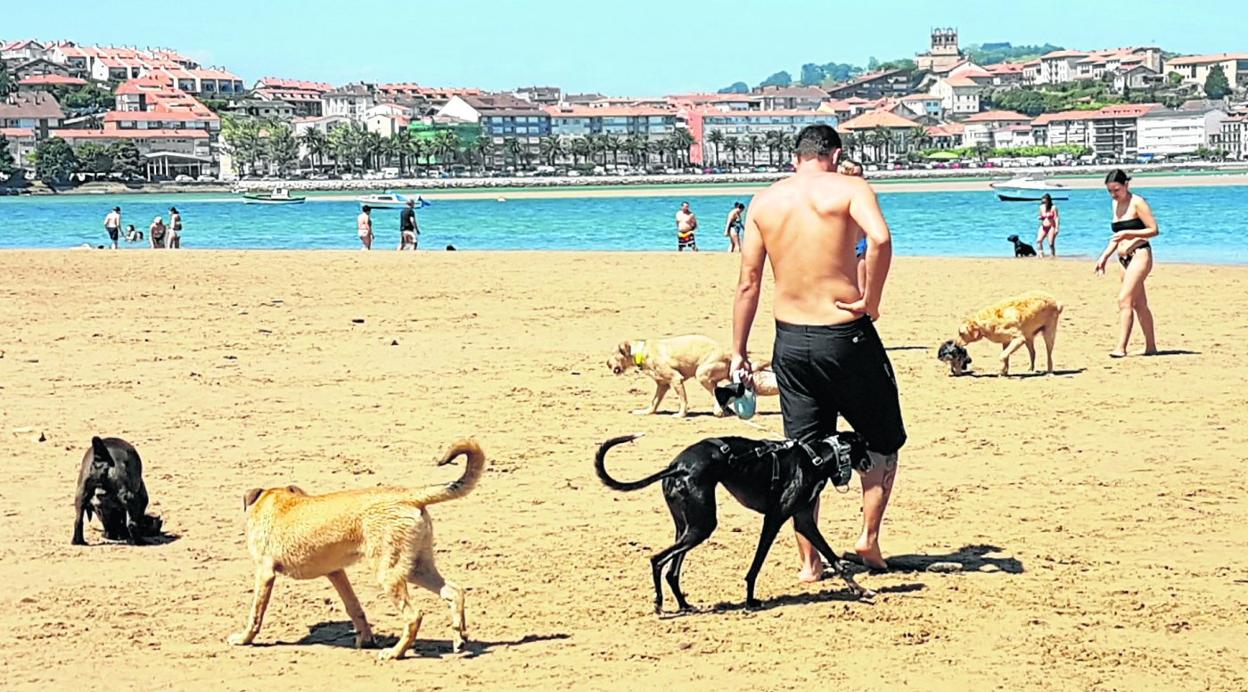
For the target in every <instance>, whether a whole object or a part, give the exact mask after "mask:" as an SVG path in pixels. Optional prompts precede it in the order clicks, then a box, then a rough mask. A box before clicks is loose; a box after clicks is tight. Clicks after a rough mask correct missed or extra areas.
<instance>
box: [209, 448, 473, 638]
mask: <svg viewBox="0 0 1248 692" xmlns="http://www.w3.org/2000/svg"><path fill="white" fill-rule="evenodd" d="M461 454H463V455H466V456H467V457H468V463H467V465H466V467H465V469H464V473H463V475H462V476H460V478H459V480H456V481H452V482H450V483H448V484H446V485H445V486H444V487H441V488H437V489H434V490H409V489H407V488H395V487H389V488H364V489H361V490H344V491H341V492H336V493H329V494H327V495H308V494H307V493H305V492H303V491H302V490H300V489H299V488H297V487H295V486H293V485H292V486H287V487H285V488H270V489H268V490H263V489H260V488H255V489H252V490H248V491H247V493H246V495H244V496H243V506H244V507H245V508H247V548H248V550H249V551H250V552H251V556H252V558H253V559H254V560H255V562H256V593H255V600H254V601H253V603H252V607H251V621H250V624H249V625H248V628H247V629H246V630H245V631H243V632H238V633H236V634H233V635H231V636H230V638H229V643H231V644H236V645H243V644H250V643H251V642H252V641H253V640H254V639H255V638H256V635H257V634H258V633H259V632H260V623H261V621H262V620H263V619H264V611H265V609H266V608H267V607H268V604H269V595H270V594H271V593H272V591H273V582H274V581H275V580H276V578H277V575H278V574H284V575H286V576H288V577H293V578H295V579H315V578H316V577H326V578H328V579H329V581H330V583H331V584H333V585H334V589H335V590H337V591H338V596H339V597H341V598H342V603H343V605H344V606H346V609H347V615H349V616H350V617H351V624H353V625H354V626H355V645H356V646H357V647H361V646H365V645H368V644H371V643H372V641H373V632H372V629H371V628H370V627H369V625H368V620H367V619H366V618H365V616H364V609H363V608H361V607H360V602H359V600H358V599H357V598H356V597H355V592H354V591H352V589H351V582H349V581H347V573H346V571H345V569H346V568H347V567H348V566H350V565H351V564H353V563H354V562H356V561H357V560H359V559H361V558H365V559H366V560H367V561H368V562H369V563H370V566H371V567H372V569H374V570H376V574H377V578H378V580H379V581H380V582H381V586H382V588H383V589H385V591H386V593H387V594H389V595H390V598H391V599H393V600H394V604H395V605H396V606H398V608H399V611H400V613H401V614H402V616H403V618H404V619H405V620H406V621H407V627H406V629H405V630H404V632H403V635H402V636H401V637H399V642H398V643H397V644H395V645H394V648H392V649H386V650H385V651H382V652H381V655H380V658H381V659H382V660H385V659H391V658H396V659H397V658H402V657H403V654H404V653H406V652H407V650H408V649H409V648H411V646H412V642H413V641H415V639H416V633H417V631H418V630H419V629H420V621H421V618H422V617H423V614H422V613H421V612H420V610H418V609H416V608H415V607H413V606H412V603H411V601H410V599H409V597H408V592H407V585H408V583H409V582H410V583H412V584H416V585H417V586H422V587H424V588H426V589H428V590H430V591H432V592H433V593H436V594H438V595H439V596H441V597H442V598H443V599H444V600H446V601H447V602H448V603H450V605H451V630H452V632H453V635H454V644H453V646H454V650H455V651H459V650H460V649H461V648H462V647H463V644H464V637H465V636H466V624H465V622H464V592H463V589H461V588H459V587H458V586H456V585H454V584H451V583H450V582H447V581H446V580H444V579H443V578H442V575H440V574H438V569H437V567H435V566H434V564H433V524H432V522H431V521H430V520H429V513H428V512H427V511H425V508H426V507H428V506H429V505H432V504H436V503H438V502H447V501H449V500H454V499H457V498H461V497H463V496H465V495H467V494H468V493H470V492H472V489H473V488H474V487H475V486H476V485H477V480H478V479H479V478H480V477H481V472H482V469H484V468H485V454H484V453H483V452H482V451H481V447H480V445H478V444H477V443H476V442H475V441H474V440H461V441H459V442H456V443H455V444H453V445H451V448H450V450H448V451H447V453H446V456H445V457H443V459H442V460H441V461H439V462H438V465H439V466H442V465H444V464H448V463H450V462H451V461H452V460H453V459H455V458H456V457H458V456H459V455H461Z"/></svg>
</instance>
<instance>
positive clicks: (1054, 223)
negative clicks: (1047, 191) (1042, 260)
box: [1036, 195, 1062, 257]
mask: <svg viewBox="0 0 1248 692" xmlns="http://www.w3.org/2000/svg"><path fill="white" fill-rule="evenodd" d="M1061 230H1062V217H1061V216H1060V215H1058V213H1057V205H1056V204H1054V203H1053V197H1052V196H1051V195H1045V196H1044V197H1041V198H1040V232H1039V233H1037V234H1036V249H1037V250H1039V251H1040V256H1041V257H1044V239H1045V238H1048V239H1049V256H1050V257H1057V234H1058V232H1060V231H1061Z"/></svg>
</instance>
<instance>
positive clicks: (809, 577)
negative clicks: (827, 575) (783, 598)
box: [797, 560, 825, 584]
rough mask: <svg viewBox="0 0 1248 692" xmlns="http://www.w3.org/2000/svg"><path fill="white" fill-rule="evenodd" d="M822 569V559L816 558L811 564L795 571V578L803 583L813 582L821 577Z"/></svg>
mask: <svg viewBox="0 0 1248 692" xmlns="http://www.w3.org/2000/svg"><path fill="white" fill-rule="evenodd" d="M824 569H825V567H824V565H823V560H818V561H816V562H815V564H813V565H807V566H805V567H803V568H802V569H801V570H800V571H799V572H798V573H797V580H798V581H800V582H802V583H804V584H813V583H814V582H817V581H820V580H821V579H823V571H824Z"/></svg>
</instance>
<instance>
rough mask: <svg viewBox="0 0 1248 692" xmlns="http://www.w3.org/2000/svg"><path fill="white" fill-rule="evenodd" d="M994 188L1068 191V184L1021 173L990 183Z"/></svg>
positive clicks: (1025, 190) (1023, 190)
mask: <svg viewBox="0 0 1248 692" xmlns="http://www.w3.org/2000/svg"><path fill="white" fill-rule="evenodd" d="M989 187H991V188H992V189H994V190H1007V191H1008V190H1014V191H1018V192H1066V186H1065V185H1063V184H1061V183H1055V182H1052V181H1049V180H1045V179H1044V178H1034V177H1032V176H1030V175H1019V176H1015V177H1013V178H1010V179H1009V180H998V181H997V182H995V183H991V184H990V185H989Z"/></svg>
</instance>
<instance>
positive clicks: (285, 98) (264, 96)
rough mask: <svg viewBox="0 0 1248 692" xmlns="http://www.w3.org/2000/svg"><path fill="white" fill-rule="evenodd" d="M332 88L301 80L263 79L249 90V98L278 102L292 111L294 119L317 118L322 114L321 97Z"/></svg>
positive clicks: (320, 83) (322, 83)
mask: <svg viewBox="0 0 1248 692" xmlns="http://www.w3.org/2000/svg"><path fill="white" fill-rule="evenodd" d="M333 90H334V87H333V86H331V85H329V84H326V83H325V82H312V81H307V80H301V79H283V78H280V77H263V78H261V79H260V80H258V81H257V82H256V84H255V86H253V87H252V89H251V96H252V98H254V99H258V100H261V101H280V102H282V103H286V104H289V105H290V107H291V108H292V109H294V117H297V118H307V117H319V116H321V115H323V114H324V103H323V102H322V101H321V99H322V97H324V95H325V94H327V93H328V92H331V91H333Z"/></svg>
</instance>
